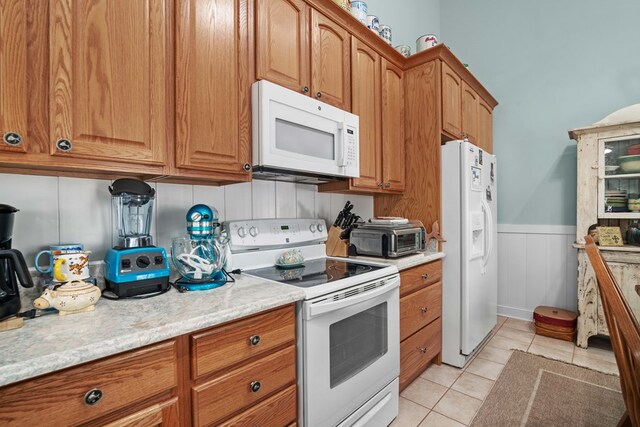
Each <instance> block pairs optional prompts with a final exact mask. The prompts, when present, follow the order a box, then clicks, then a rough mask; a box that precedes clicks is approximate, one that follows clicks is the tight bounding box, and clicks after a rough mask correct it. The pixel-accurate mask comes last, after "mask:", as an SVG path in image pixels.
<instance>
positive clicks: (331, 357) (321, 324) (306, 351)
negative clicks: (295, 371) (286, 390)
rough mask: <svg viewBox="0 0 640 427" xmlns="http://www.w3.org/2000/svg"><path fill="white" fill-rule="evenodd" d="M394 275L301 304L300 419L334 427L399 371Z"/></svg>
mask: <svg viewBox="0 0 640 427" xmlns="http://www.w3.org/2000/svg"><path fill="white" fill-rule="evenodd" d="M399 284H400V278H399V276H398V275H394V276H390V277H387V278H384V279H381V280H376V281H372V282H368V283H364V284H362V285H358V286H355V287H351V288H348V289H345V290H342V291H340V292H336V293H333V294H329V295H325V296H322V297H319V298H316V299H314V300H310V301H304V302H303V303H302V304H301V312H300V313H299V314H300V315H301V318H302V321H301V325H300V326H301V331H302V345H301V346H300V348H299V351H300V353H301V357H300V359H299V360H300V361H301V366H300V369H301V373H302V387H301V389H302V399H301V406H302V417H303V425H304V426H306V427H310V426H313V427H316V426H335V425H337V424H338V423H339V422H340V421H342V420H343V419H345V418H346V417H348V416H349V415H350V414H352V413H353V412H354V411H356V410H357V409H358V408H359V407H361V406H362V405H363V404H365V403H366V402H367V401H368V400H370V399H371V398H372V397H374V396H375V395H376V394H377V393H378V392H380V391H381V390H382V389H384V388H385V386H387V385H389V383H391V382H392V381H393V380H394V379H395V378H397V377H398V375H399V372H400V337H399V329H400V315H399V305H400V302H399Z"/></svg>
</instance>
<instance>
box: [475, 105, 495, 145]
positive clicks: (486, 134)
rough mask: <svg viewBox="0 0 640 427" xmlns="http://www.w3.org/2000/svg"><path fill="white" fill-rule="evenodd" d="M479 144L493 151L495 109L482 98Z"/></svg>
mask: <svg viewBox="0 0 640 427" xmlns="http://www.w3.org/2000/svg"><path fill="white" fill-rule="evenodd" d="M478 146H479V147H480V148H482V149H483V150H484V151H487V152H489V153H493V109H492V108H491V106H490V105H489V104H487V103H486V102H485V101H484V100H483V99H482V98H480V99H479V102H478Z"/></svg>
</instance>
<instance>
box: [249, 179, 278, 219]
mask: <svg viewBox="0 0 640 427" xmlns="http://www.w3.org/2000/svg"><path fill="white" fill-rule="evenodd" d="M251 204H252V218H253V219H259V218H275V217H276V182H275V181H263V180H259V179H256V180H255V181H252V182H251Z"/></svg>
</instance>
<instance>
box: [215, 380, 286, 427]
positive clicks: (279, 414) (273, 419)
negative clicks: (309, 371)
mask: <svg viewBox="0 0 640 427" xmlns="http://www.w3.org/2000/svg"><path fill="white" fill-rule="evenodd" d="M296 407H297V406H296V386H295V385H292V386H291V387H289V388H287V389H285V390H283V391H281V392H280V393H278V394H276V395H275V396H273V397H270V398H268V399H265V400H264V401H263V402H260V403H259V404H257V405H255V406H254V407H252V408H251V409H249V410H247V411H244V412H243V413H241V414H240V415H238V416H236V417H233V418H231V419H230V420H228V421H226V422H224V423H222V424H220V425H219V427H236V426H260V427H281V426H286V425H288V424H289V423H291V422H293V421H295V419H296V415H297V412H296Z"/></svg>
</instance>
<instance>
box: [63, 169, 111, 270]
mask: <svg viewBox="0 0 640 427" xmlns="http://www.w3.org/2000/svg"><path fill="white" fill-rule="evenodd" d="M110 184H111V181H109V180H102V179H82V178H63V177H61V178H59V179H58V193H59V198H58V200H59V212H60V243H82V244H84V247H85V249H86V250H90V251H91V255H90V259H91V260H100V259H103V258H104V254H105V252H106V251H107V249H109V248H110V247H111V232H112V230H113V226H112V222H111V221H112V215H111V195H110V194H109V185H110Z"/></svg>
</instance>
